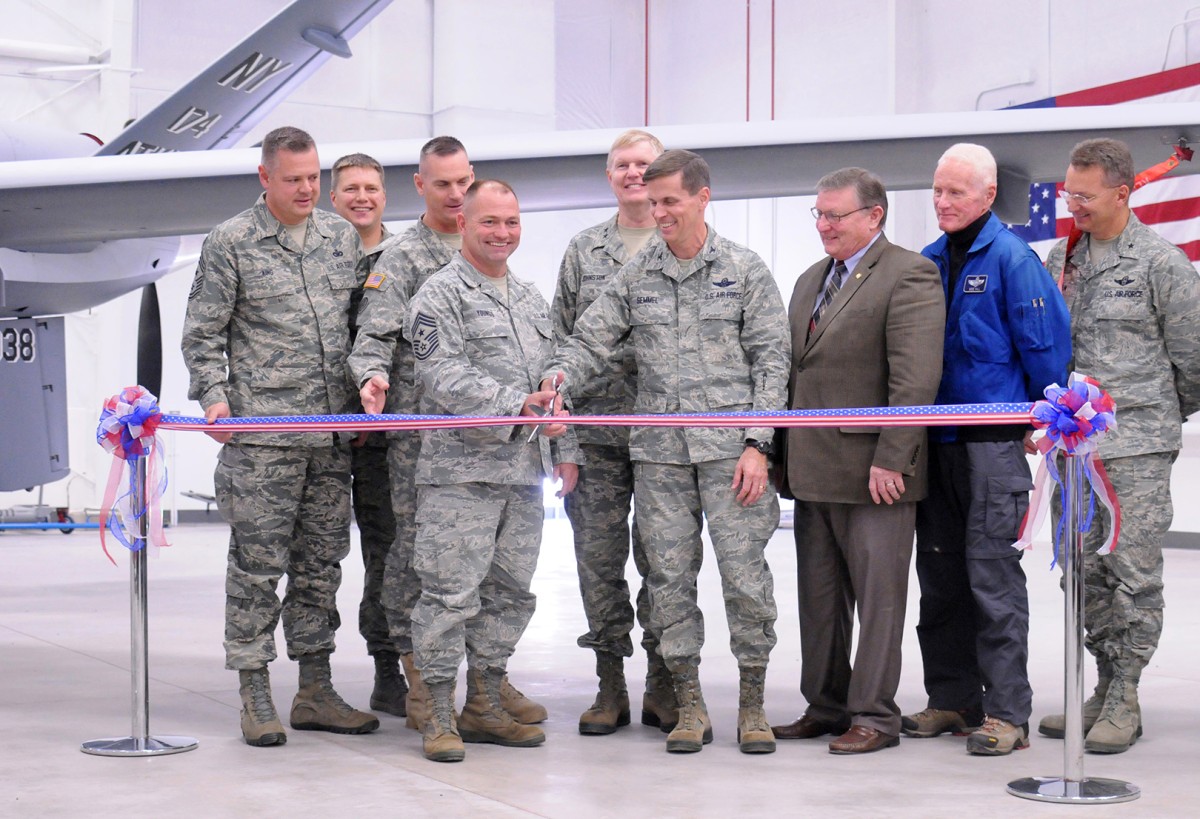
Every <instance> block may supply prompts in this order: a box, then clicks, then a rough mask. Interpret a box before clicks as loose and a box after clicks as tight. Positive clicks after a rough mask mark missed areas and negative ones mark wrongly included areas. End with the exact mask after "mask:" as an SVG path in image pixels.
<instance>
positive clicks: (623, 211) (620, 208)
mask: <svg viewBox="0 0 1200 819" xmlns="http://www.w3.org/2000/svg"><path fill="white" fill-rule="evenodd" d="M662 152H663V146H662V143H661V142H659V141H658V139H657V138H656V137H654V136H653V135H652V134H648V133H646V132H645V131H638V130H631V131H626V132H625V133H623V134H621V135H620V136H618V137H617V139H616V141H614V142H613V144H612V148H611V149H610V150H609V152H608V166H607V170H606V173H607V175H608V182H609V185H610V186H611V187H612V190H613V194H615V195H616V197H617V214H616V215H615V216H613V217H612V218H611V219H609V220H608V221H606V222H602V223H601V224H599V225H596V226H595V227H590V228H588V229H587V230H585V231H583V232H581V233H579V234H578V235H577V236H575V238H573V239H572V240H571V243H570V244H569V245H568V246H567V251H566V253H564V254H563V260H562V265H561V266H560V267H559V271H558V287H557V289H556V291H555V294H554V308H553V310H552V315H553V318H554V337H555V340H556V341H558V342H559V343H560V344H561V343H562V342H563V341H564V340H566V338H567V337H568V336H570V335H571V333H572V332H574V330H575V323H576V321H577V320H578V319H579V317H580V316H581V315H583V312H584V311H585V310H587V308H588V306H589V305H590V304H591V303H592V302H594V301H595V300H596V298H597V297H598V296H599V295H600V293H601V292H602V291H603V289H604V287H605V286H606V285H607V284H608V283H609V282H610V281H612V279H613V278H614V277H615V276H616V274H617V271H618V270H620V269H621V266H622V265H623V264H625V263H626V262H628V261H629V260H630V259H632V258H633V257H634V256H635V255H637V253H638V251H640V250H641V249H642V248H643V247H645V245H646V243H647V242H649V241H650V240H651V239H654V238H656V233H657V228H656V227H655V224H654V215H653V214H652V213H651V212H650V202H649V200H648V199H647V198H646V183H645V182H644V180H643V179H642V175H643V174H644V173H645V172H646V168H648V167H649V166H650V163H651V162H653V161H654V160H655V159H657V158H658V155H659V154H661V153H662ZM636 389H637V364H636V362H635V361H634V357H633V351H632V350H631V349H629V348H628V347H627V346H626V345H618V346H617V347H616V349H614V350H613V351H612V354H611V357H610V358H609V362H608V366H607V367H606V368H605V370H604V371H603V372H601V373H600V374H599V375H598V376H597V377H596V378H594V379H593V380H591V381H589V382H588V383H586V384H581V385H580V386H579V388H577V389H576V390H575V391H574V393H573V394H572V396H571V398H572V400H573V402H574V404H573V406H572V407H571V411H572V412H574V413H576V414H577V415H627V414H629V413H630V412H632V411H633V396H634V393H635V390H636ZM576 435H577V436H578V439H579V444H580V447H581V450H582V452H583V463H582V464H581V465H580V467H579V478H580V480H579V486H578V488H577V489H576V490H575V491H574V492H573V493H572V494H570V495H568V496H567V499H566V504H565V506H566V510H567V517H568V518H570V520H571V528H572V529H573V530H574V533H575V564H576V566H577V567H578V570H579V591H580V593H581V594H582V596H583V611H584V614H585V615H586V616H587V621H588V631H587V633H586V634H584V635H582V636H581V637H580V638H579V640H578V642H579V647H580V648H590V649H592V650H593V651H595V652H596V675H597V676H598V677H599V678H600V690H599V693H598V694H597V696H596V701H595V702H594V703H593V704H592V706H591V708H589V709H588V710H587V711H584V712H583V715H582V716H580V718H579V732H580V733H581V734H611V733H613V732H614V731H616V730H617V728H618V727H619V726H622V725H628V724H629V692H628V690H627V689H626V687H625V672H624V668H623V665H624V658H625V657H629V656H631V655H632V654H633V643H632V641H631V640H630V637H629V633H630V632H631V631H632V630H633V618H634V611H633V607H632V606H631V605H630V604H629V584H628V583H626V582H625V564H626V562H627V561H628V560H629V552H630V545H631V542H632V547H633V562H634V565H635V566H636V567H637V571H638V574H639V575H641V577H642V578H643V580H642V587H641V589H639V590H638V594H637V619H638V622H639V623H641V626H642V647H643V648H645V649H646V658H647V671H646V693H645V696H644V698H643V700H642V722H643V723H644V724H646V725H653V726H656V727H660V728H662V729H663V730H666V731H670V730H671V729H672V728H674V727H675V721H676V709H675V702H674V698H675V695H674V691H673V690H672V687H671V676H670V673H669V672H668V671H667V668H666V665H665V664H664V663H663V661H662V656H661V655H660V654H659V653H658V641H657V640H656V639H654V634H653V632H652V631H651V630H650V619H649V618H650V599H649V598H650V595H649V592H648V591H647V589H646V583H645V577H646V575H647V573H648V572H649V571H650V568H649V565H648V564H647V563H646V555H645V549H644V546H643V544H642V538H641V535H640V533H639V530H638V526H637V522H636V521H635V522H634V524H633V527H632V532H631V530H630V526H629V509H630V501H631V500H632V498H633V464H632V462H631V461H630V460H629V431H628V429H627V428H626V427H580V428H579V429H577V430H576ZM631 534H632V541H631V538H630V535H631Z"/></svg>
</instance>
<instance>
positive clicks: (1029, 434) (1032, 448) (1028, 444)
mask: <svg viewBox="0 0 1200 819" xmlns="http://www.w3.org/2000/svg"><path fill="white" fill-rule="evenodd" d="M1024 443H1025V454H1027V455H1037V454H1038V448H1037V444H1035V443H1034V442H1033V430H1032V429H1030V430H1026V431H1025V442H1024Z"/></svg>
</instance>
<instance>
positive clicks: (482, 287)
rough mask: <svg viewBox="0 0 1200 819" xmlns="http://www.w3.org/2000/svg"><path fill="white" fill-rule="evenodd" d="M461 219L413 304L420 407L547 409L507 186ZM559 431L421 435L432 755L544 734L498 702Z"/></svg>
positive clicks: (517, 224) (422, 653)
mask: <svg viewBox="0 0 1200 819" xmlns="http://www.w3.org/2000/svg"><path fill="white" fill-rule="evenodd" d="M458 226H459V231H460V232H461V233H462V234H463V245H462V253H461V254H459V255H458V256H456V257H455V258H454V261H452V262H451V263H450V264H449V265H447V266H446V267H445V268H444V269H442V270H441V271H440V272H438V273H436V274H435V275H434V276H433V277H432V278H430V279H429V281H427V282H426V283H425V285H424V286H423V287H422V288H421V290H420V291H419V292H418V293H417V295H416V297H415V298H414V299H413V301H412V304H411V306H410V308H409V322H410V323H409V326H408V327H407V328H406V330H405V336H406V338H408V340H409V341H410V342H411V344H412V351H413V357H414V359H415V363H416V377H417V379H418V381H419V383H420V384H421V388H422V394H421V411H422V412H423V413H430V414H453V415H492V416H517V415H526V416H528V415H536V414H542V413H540V412H537V411H536V410H538V409H541V408H553V405H554V403H555V394H554V392H553V391H542V392H538V391H537V384H538V374H539V373H540V372H541V370H542V367H543V366H544V365H545V363H546V361H547V360H548V359H549V356H550V353H551V351H552V349H553V340H552V331H551V327H550V316H549V307H548V305H547V304H546V301H545V299H544V298H542V296H541V294H540V293H538V291H537V288H536V287H534V286H533V285H532V284H529V283H528V282H525V281H522V280H520V279H517V278H516V277H515V276H513V275H512V274H511V272H510V270H509V268H508V258H509V256H511V255H512V253H513V252H514V251H515V250H516V249H517V246H518V245H519V243H520V240H521V216H520V210H519V206H518V204H517V198H516V195H515V194H514V193H513V192H512V189H511V188H510V187H509V186H508V185H507V184H505V183H503V182H498V181H494V180H492V181H479V182H475V183H473V184H472V185H471V187H470V188H469V189H468V191H467V195H466V198H465V200H464V203H463V210H462V212H460V213H459V214H458ZM555 411H556V412H561V410H555ZM535 429H536V428H535ZM565 431H566V430H565V428H564V427H563V426H562V425H561V424H556V425H552V426H550V427H548V428H546V429H544V430H542V432H543V434H542V435H534V436H532V437H531V435H530V428H529V427H526V426H521V425H513V426H503V427H489V428H480V429H466V430H458V429H440V430H431V431H426V432H423V433H422V438H421V454H420V457H419V458H418V461H417V475H416V481H417V486H418V489H417V536H416V547H415V551H414V564H415V566H416V570H417V574H418V576H419V577H420V581H421V597H420V599H419V600H418V601H417V605H416V607H415V608H414V609H413V615H412V624H413V646H414V648H415V653H416V662H417V667H418V668H419V669H420V672H421V678H422V679H423V680H424V682H425V684H426V685H427V686H428V688H429V693H430V699H431V705H432V713H431V714H430V717H429V719H428V721H427V722H426V724H425V731H424V750H425V756H426V757H427V758H429V759H432V760H435V761H439V762H451V761H458V760H461V759H462V758H463V755H464V752H463V745H462V743H463V742H464V741H466V742H492V743H496V744H499V745H509V746H515V747H529V746H533V745H539V744H541V743H542V742H544V741H545V739H546V735H545V734H544V733H542V731H541V729H540V728H537V727H535V726H532V725H524V724H522V723H519V722H517V721H516V720H514V719H513V717H512V715H511V714H510V713H509V712H508V711H507V710H505V708H504V706H503V704H502V702H501V687H502V685H503V681H504V674H505V666H506V665H507V663H508V658H509V657H510V656H512V653H513V650H514V649H515V648H516V644H517V641H518V640H519V639H520V637H521V634H522V633H523V632H524V631H525V627H526V626H527V625H528V623H529V618H530V617H531V616H532V615H533V610H534V604H535V598H534V595H533V593H532V592H531V591H530V583H531V581H532V579H533V571H534V568H535V567H536V565H537V557H538V551H539V549H540V546H541V539H542V519H543V515H544V512H543V507H542V480H543V477H545V476H549V475H553V477H554V478H555V479H558V478H560V477H561V478H562V481H563V487H562V491H561V492H560V493H559V494H560V495H565V494H568V493H570V491H571V490H572V489H573V488H574V486H575V481H576V479H577V477H578V467H577V466H576V462H577V460H578V457H577V453H576V452H575V451H574V450H577V447H575V446H574V444H573V439H572V438H571V437H570V436H569V437H568V439H566V441H567V443H569V444H570V446H569V447H568V446H566V445H565V444H558V445H557V446H556V447H555V449H556V450H558V451H557V452H555V453H553V455H554V456H556V457H555V459H554V460H555V463H554V464H553V465H552V461H551V459H552V450H551V445H550V442H549V440H547V439H548V437H550V436H555V435H561V434H562V433H563V432H565ZM564 450H565V451H564ZM464 655H465V656H466V658H467V702H466V705H465V706H464V707H463V711H462V716H461V718H460V719H459V720H458V722H457V724H456V723H455V720H454V712H453V707H454V683H455V680H456V679H457V677H458V669H459V666H460V665H461V664H462V660H463V656H464ZM460 731H461V734H460Z"/></svg>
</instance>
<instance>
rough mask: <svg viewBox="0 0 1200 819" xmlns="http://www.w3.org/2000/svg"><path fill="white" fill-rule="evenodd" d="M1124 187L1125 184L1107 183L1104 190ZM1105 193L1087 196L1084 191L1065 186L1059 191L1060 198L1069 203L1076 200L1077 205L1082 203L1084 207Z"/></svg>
mask: <svg viewBox="0 0 1200 819" xmlns="http://www.w3.org/2000/svg"><path fill="white" fill-rule="evenodd" d="M1123 187H1125V186H1124V185H1105V186H1104V190H1106V191H1115V190H1116V189H1117V188H1123ZM1103 195H1104V194H1102V193H1095V194H1092V195H1091V196H1086V197H1085V196H1084V195H1083V194H1082V193H1071V192H1070V191H1069V190H1067V189H1066V188H1064V189H1062V190H1060V191H1059V192H1058V198H1059V199H1061V200H1063V201H1064V202H1066V203H1067V204H1068V205H1069V204H1071V203H1072V202H1074V203H1075V204H1076V205H1080V206H1082V207H1087V206H1088V205H1090V204H1091V203H1092V202H1095V201H1096V200H1097V199H1099V198H1100V197H1101V196H1103Z"/></svg>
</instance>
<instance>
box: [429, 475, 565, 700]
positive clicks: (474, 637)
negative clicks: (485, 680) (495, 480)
mask: <svg viewBox="0 0 1200 819" xmlns="http://www.w3.org/2000/svg"><path fill="white" fill-rule="evenodd" d="M544 514H545V513H544V512H543V509H542V488H541V486H510V485H505V484H487V483H464V484H447V485H443V486H421V487H419V488H418V490H417V538H416V548H415V550H414V559H415V565H416V569H417V575H418V576H419V577H420V580H421V597H420V599H419V600H418V601H417V605H416V607H415V608H414V609H413V615H412V627H413V648H414V650H415V659H416V663H417V668H419V669H420V671H421V677H422V679H424V680H425V681H426V682H429V683H437V682H448V681H450V680H454V679H456V678H457V676H458V669H459V666H460V665H461V664H462V661H463V657H464V655H465V656H466V657H467V658H468V662H469V664H470V666H471V667H472V668H478V669H481V670H486V669H491V668H499V669H503V668H505V667H506V666H507V664H508V658H509V657H510V656H512V653H513V650H514V649H515V648H516V645H517V641H518V640H520V639H521V635H522V634H523V633H524V632H525V627H526V626H527V625H529V619H530V618H531V617H532V616H533V610H534V606H535V604H536V598H535V597H534V595H533V592H531V591H530V590H529V587H530V583H531V582H532V580H533V571H534V569H535V568H537V559H538V551H539V550H540V548H541V543H542V519H543V517H544Z"/></svg>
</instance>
